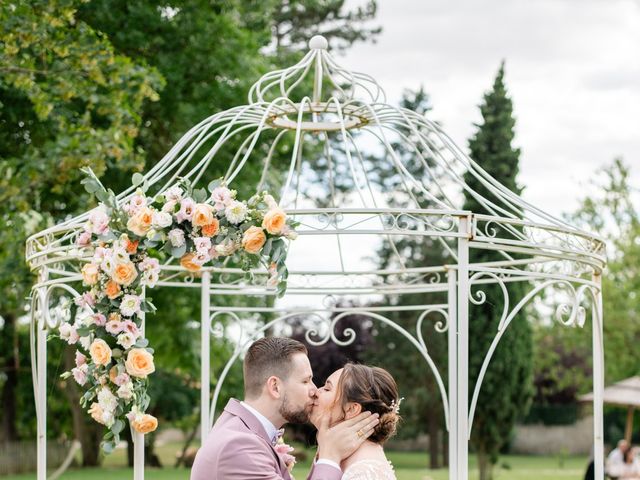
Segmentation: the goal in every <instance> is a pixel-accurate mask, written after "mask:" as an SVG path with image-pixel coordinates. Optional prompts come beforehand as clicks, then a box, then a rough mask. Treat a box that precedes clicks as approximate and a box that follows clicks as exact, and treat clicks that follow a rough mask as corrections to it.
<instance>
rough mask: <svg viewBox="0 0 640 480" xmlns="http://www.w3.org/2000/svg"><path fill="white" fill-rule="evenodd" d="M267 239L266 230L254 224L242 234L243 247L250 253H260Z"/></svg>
mask: <svg viewBox="0 0 640 480" xmlns="http://www.w3.org/2000/svg"><path fill="white" fill-rule="evenodd" d="M266 241H267V236H266V235H265V234H264V230H262V229H261V228H260V227H256V226H255V225H254V226H253V227H249V228H248V229H247V231H246V232H244V235H243V236H242V248H244V249H245V250H246V251H247V252H249V253H258V252H259V251H260V249H261V248H262V246H263V245H264V243H265V242H266Z"/></svg>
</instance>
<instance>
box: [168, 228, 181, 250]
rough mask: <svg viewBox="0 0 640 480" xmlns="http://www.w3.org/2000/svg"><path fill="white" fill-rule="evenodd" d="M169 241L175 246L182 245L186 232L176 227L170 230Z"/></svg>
mask: <svg viewBox="0 0 640 480" xmlns="http://www.w3.org/2000/svg"><path fill="white" fill-rule="evenodd" d="M169 242H171V245H172V246H174V247H181V246H183V245H184V232H183V231H182V230H180V229H179V228H174V229H173V230H171V231H170V232H169Z"/></svg>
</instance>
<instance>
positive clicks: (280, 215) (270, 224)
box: [262, 208, 287, 235]
mask: <svg viewBox="0 0 640 480" xmlns="http://www.w3.org/2000/svg"><path fill="white" fill-rule="evenodd" d="M286 223H287V214H286V213H284V210H282V209H281V208H274V209H271V210H269V211H268V212H267V213H266V214H265V216H264V220H262V228H264V229H265V230H266V231H267V232H269V233H270V234H271V235H277V234H278V233H280V232H282V229H283V228H284V226H285V225H286Z"/></svg>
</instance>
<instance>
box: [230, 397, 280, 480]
mask: <svg viewBox="0 0 640 480" xmlns="http://www.w3.org/2000/svg"><path fill="white" fill-rule="evenodd" d="M224 411H225V412H227V413H229V414H230V415H234V416H236V417H238V418H239V419H240V420H242V423H244V424H245V425H246V426H247V428H248V429H249V430H251V431H252V432H253V433H255V434H256V435H258V436H259V437H260V438H262V439H263V440H264V441H265V442H266V443H267V445H269V448H270V449H271V451H272V452H273V454H274V455H275V457H276V460H277V461H278V466H279V467H280V474H281V475H282V477H283V478H284V479H285V480H290V479H291V475H290V474H289V470H288V469H287V467H286V465H285V464H284V461H283V460H282V457H281V456H280V455H278V452H276V450H275V448H273V445H272V444H271V439H270V438H269V437H268V435H267V432H266V431H265V429H264V427H263V426H262V423H260V420H258V419H257V418H256V416H255V415H254V414H253V413H251V412H250V411H249V410H247V409H246V408H244V407H243V406H242V404H241V403H240V402H239V401H238V400H236V399H235V398H232V399H230V400H229V402H228V403H227V406H226V407H224Z"/></svg>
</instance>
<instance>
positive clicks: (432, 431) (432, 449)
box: [427, 408, 440, 470]
mask: <svg viewBox="0 0 640 480" xmlns="http://www.w3.org/2000/svg"><path fill="white" fill-rule="evenodd" d="M438 413H439V412H438V409H436V408H430V409H429V413H428V414H427V428H428V430H429V468H431V469H432V470H433V469H436V468H440V455H439V454H440V442H439V438H438V433H439V432H440V428H439V427H440V426H439V425H438V423H439V422H438Z"/></svg>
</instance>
